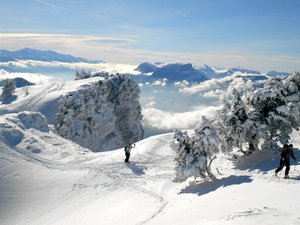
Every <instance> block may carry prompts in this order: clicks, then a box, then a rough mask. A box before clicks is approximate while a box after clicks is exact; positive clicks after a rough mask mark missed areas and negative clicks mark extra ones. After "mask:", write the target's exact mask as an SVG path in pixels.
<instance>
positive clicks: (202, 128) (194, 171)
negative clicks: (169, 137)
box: [171, 117, 219, 182]
mask: <svg viewBox="0 0 300 225" xmlns="http://www.w3.org/2000/svg"><path fill="white" fill-rule="evenodd" d="M218 146H219V141H218V136H217V133H216V131H215V129H214V128H213V125H212V123H211V122H210V121H209V120H208V119H206V118H205V117H202V122H201V123H200V124H199V125H198V126H197V127H196V129H195V130H194V135H193V136H191V137H190V136H189V135H188V134H187V132H182V131H175V134H174V141H173V142H172V143H171V147H172V149H173V150H174V151H175V163H176V166H175V171H176V178H175V180H176V181H178V182H181V181H184V180H186V179H187V178H189V177H195V178H197V177H202V178H205V177H207V176H209V177H211V178H213V177H214V175H213V174H212V173H211V169H210V165H211V162H212V160H213V159H214V157H215V155H216V154H217V153H218V152H219V147H218Z"/></svg>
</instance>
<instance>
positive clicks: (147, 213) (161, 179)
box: [0, 116, 300, 225]
mask: <svg viewBox="0 0 300 225" xmlns="http://www.w3.org/2000/svg"><path fill="white" fill-rule="evenodd" d="M9 118H11V117H7V116H5V117H3V116H1V118H0V121H1V123H2V124H6V125H9V124H10V122H9V120H7V119H9ZM20 124H23V122H21V120H20ZM30 124H31V123H30ZM37 128H38V127H37ZM22 132H23V137H21V138H20V140H19V144H16V143H15V142H13V140H14V139H13V138H12V139H10V140H8V139H7V138H4V137H3V135H0V138H1V139H0V155H1V157H0V180H1V182H0V224H5V225H15V224H18V225H23V224H24V225H28V224H30V225H40V224H43V225H57V224H64V225H82V224H88V225H94V224H95V225H96V224H105V225H110V224H113V225H115V224H120V223H122V224H128V225H135V224H149V225H151V224H173V225H182V224H189V225H193V224H195V225H196V224H210V225H211V224H214V225H216V224H231V225H232V224H233V225H235V224H272V225H274V224H299V223H300V217H299V211H300V205H299V204H298V202H299V201H300V197H299V196H300V195H299V194H300V183H299V182H300V181H299V180H294V179H289V180H284V179H281V178H275V177H273V173H274V169H275V168H276V167H277V166H278V165H277V163H278V158H277V157H276V156H268V155H267V154H260V155H254V156H252V157H253V158H252V160H250V159H247V162H248V164H244V163H242V161H240V162H239V163H238V162H235V163H233V162H232V161H231V160H229V156H224V155H220V156H219V157H218V159H217V160H215V161H214V163H213V169H212V171H213V172H214V173H215V175H216V177H217V179H216V180H215V181H207V182H203V181H198V182H194V181H192V180H190V181H189V182H185V183H182V184H181V183H174V182H172V179H173V178H174V175H175V174H174V170H173V168H174V161H173V152H172V150H171V148H170V147H169V142H170V141H171V140H172V134H164V135H160V136H153V137H150V138H148V139H146V140H143V141H140V142H138V143H137V144H136V148H135V149H133V150H132V155H131V162H132V163H131V164H129V165H126V164H124V162H123V160H124V152H123V149H119V150H115V151H111V152H102V153H92V152H90V151H88V150H86V149H84V148H81V147H79V146H78V145H76V144H73V143H72V142H70V141H67V140H64V139H62V138H60V137H58V136H56V135H55V134H53V133H52V132H51V131H50V132H49V131H41V130H38V129H35V128H32V127H31V128H30V127H27V128H24V129H23V130H22ZM298 135H299V133H298V134H296V133H295V135H294V137H293V140H292V141H293V143H294V146H295V147H296V148H299V146H300V141H299V140H298ZM30 138H31V139H30ZM32 138H34V139H35V140H36V141H35V142H33V141H26V140H28V139H30V140H33V139H32ZM20 143H26V144H25V145H21V144H20ZM46 143H47V144H46ZM32 144H37V145H40V144H44V145H43V149H42V151H41V152H40V153H34V152H32V151H30V150H28V149H27V148H26V146H30V145H32ZM296 156H298V158H299V157H300V155H299V152H296ZM242 165H243V166H242ZM216 169H218V171H219V172H220V173H218V172H217V170H216ZM299 175H300V166H299V165H297V166H295V165H292V167H291V176H292V177H293V178H299ZM280 176H282V174H280Z"/></svg>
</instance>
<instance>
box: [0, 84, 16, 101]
mask: <svg viewBox="0 0 300 225" xmlns="http://www.w3.org/2000/svg"><path fill="white" fill-rule="evenodd" d="M15 90H16V83H15V81H14V80H12V79H6V80H4V86H3V88H2V94H1V96H0V98H1V100H2V101H6V100H7V99H8V98H10V97H12V96H13V94H14V92H15Z"/></svg>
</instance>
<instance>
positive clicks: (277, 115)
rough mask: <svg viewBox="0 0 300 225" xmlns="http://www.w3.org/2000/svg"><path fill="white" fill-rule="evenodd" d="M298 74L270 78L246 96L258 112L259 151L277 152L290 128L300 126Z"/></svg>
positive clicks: (290, 131)
mask: <svg viewBox="0 0 300 225" xmlns="http://www.w3.org/2000/svg"><path fill="white" fill-rule="evenodd" d="M299 96H300V74H299V73H294V74H291V75H290V76H288V77H287V78H272V79H270V80H269V81H268V82H267V83H266V85H265V86H264V88H263V89H259V90H257V91H255V92H254V93H253V94H252V95H250V96H248V101H249V104H250V106H251V107H252V108H253V110H255V112H256V113H257V118H258V121H259V126H260V127H259V131H260V132H259V135H260V138H262V139H263V144H262V149H268V150H275V151H276V150H279V149H280V146H279V144H280V145H282V144H284V143H286V142H288V140H289V139H290V134H291V133H292V131H293V129H299V126H300V119H299V115H300V97H299Z"/></svg>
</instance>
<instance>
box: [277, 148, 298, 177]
mask: <svg viewBox="0 0 300 225" xmlns="http://www.w3.org/2000/svg"><path fill="white" fill-rule="evenodd" d="M290 157H292V158H293V159H294V160H295V161H296V157H295V156H294V152H293V145H292V144H289V145H288V144H285V145H284V146H283V149H282V152H281V159H280V165H279V167H278V168H277V169H276V170H275V176H276V177H277V173H278V172H279V171H280V170H282V169H283V167H284V166H285V176H284V178H289V172H290Z"/></svg>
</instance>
